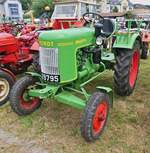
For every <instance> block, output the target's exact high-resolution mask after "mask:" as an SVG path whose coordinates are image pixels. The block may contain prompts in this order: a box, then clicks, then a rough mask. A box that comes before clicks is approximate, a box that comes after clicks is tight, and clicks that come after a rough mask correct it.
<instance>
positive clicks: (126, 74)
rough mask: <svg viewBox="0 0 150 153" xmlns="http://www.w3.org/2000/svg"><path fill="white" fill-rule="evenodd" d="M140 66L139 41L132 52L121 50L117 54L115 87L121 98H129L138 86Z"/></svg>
mask: <svg viewBox="0 0 150 153" xmlns="http://www.w3.org/2000/svg"><path fill="white" fill-rule="evenodd" d="M139 64H140V48H139V43H138V41H136V42H135V45H134V47H133V49H132V50H129V49H119V50H117V53H116V65H115V72H114V87H115V91H116V93H117V94H119V95H120V96H129V95H130V94H131V93H132V92H133V90H134V88H135V85H136V81H137V76H138V71H139Z"/></svg>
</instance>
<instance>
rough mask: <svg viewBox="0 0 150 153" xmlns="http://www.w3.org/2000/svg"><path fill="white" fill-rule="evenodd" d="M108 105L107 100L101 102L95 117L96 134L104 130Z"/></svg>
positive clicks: (94, 127) (94, 130)
mask: <svg viewBox="0 0 150 153" xmlns="http://www.w3.org/2000/svg"><path fill="white" fill-rule="evenodd" d="M107 109H108V105H107V102H106V101H103V102H101V103H100V104H99V105H98V106H97V109H96V112H95V115H94V117H93V133H94V134H95V135H96V134H98V133H99V132H101V131H102V130H103V127H104V125H105V121H106V118H107Z"/></svg>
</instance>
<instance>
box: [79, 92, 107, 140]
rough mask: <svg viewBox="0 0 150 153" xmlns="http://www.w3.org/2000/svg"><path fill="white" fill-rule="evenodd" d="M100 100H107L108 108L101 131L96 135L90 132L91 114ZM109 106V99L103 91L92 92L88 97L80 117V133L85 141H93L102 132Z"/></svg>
mask: <svg viewBox="0 0 150 153" xmlns="http://www.w3.org/2000/svg"><path fill="white" fill-rule="evenodd" d="M102 100H106V101H107V102H108V110H107V118H106V122H105V124H104V127H103V129H102V131H101V132H100V133H99V134H98V135H93V133H92V120H93V116H94V114H95V111H96V108H97V106H98V104H99V103H100V101H102ZM109 106H110V100H109V96H108V95H107V94H105V93H101V92H95V93H93V95H92V96H91V97H90V99H89V101H88V103H87V105H86V107H85V109H84V112H83V115H82V118H81V128H80V130H81V135H82V136H83V138H84V139H85V140H86V141H87V142H92V141H95V140H96V139H98V138H99V136H100V135H101V134H102V132H103V130H104V128H105V125H106V123H107V119H108V115H109Z"/></svg>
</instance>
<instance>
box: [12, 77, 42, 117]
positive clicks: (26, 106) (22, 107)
mask: <svg viewBox="0 0 150 153" xmlns="http://www.w3.org/2000/svg"><path fill="white" fill-rule="evenodd" d="M35 82H36V80H35V79H34V78H33V77H31V76H25V77H23V78H21V79H20V80H18V81H17V82H16V83H15V84H14V86H13V87H12V90H11V92H10V105H11V107H12V109H13V110H14V112H16V113H17V114H18V115H22V116H23V115H29V114H31V113H33V112H34V111H35V110H36V109H38V108H39V107H40V105H41V101H40V99H39V98H38V97H29V96H28V95H27V90H28V89H29V88H32V86H33V85H34V84H35Z"/></svg>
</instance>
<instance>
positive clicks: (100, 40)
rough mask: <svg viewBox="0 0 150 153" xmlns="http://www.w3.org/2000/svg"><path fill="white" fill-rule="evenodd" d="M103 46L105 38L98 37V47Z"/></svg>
mask: <svg viewBox="0 0 150 153" xmlns="http://www.w3.org/2000/svg"><path fill="white" fill-rule="evenodd" d="M102 44H103V38H102V37H97V39H96V45H98V46H100V45H102Z"/></svg>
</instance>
